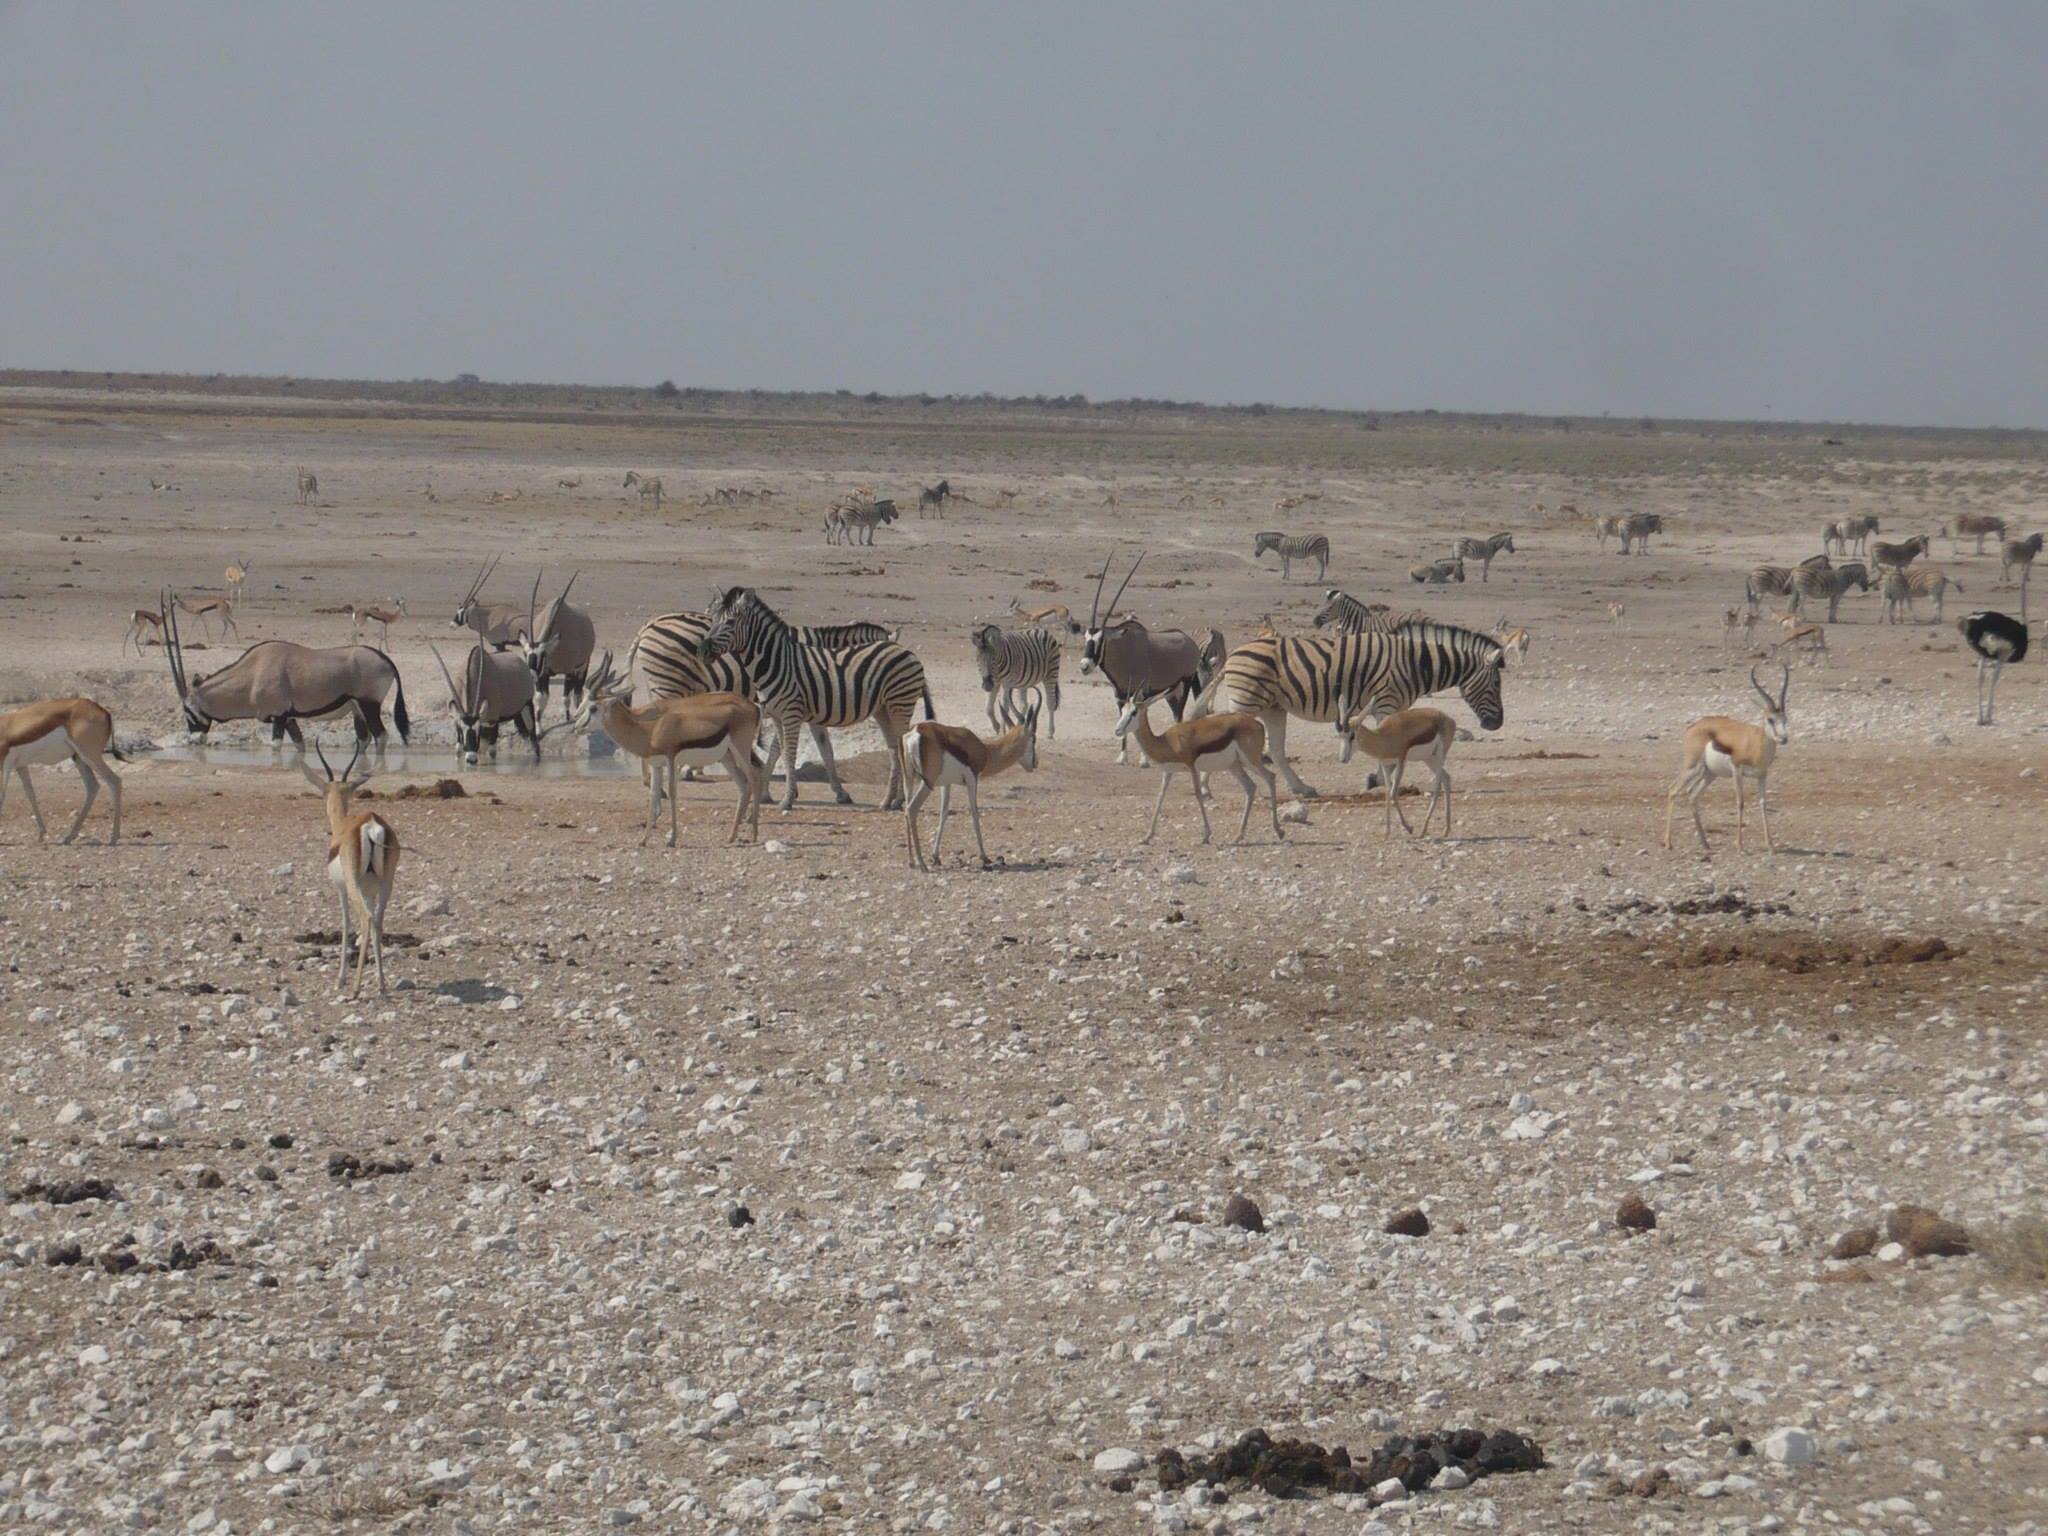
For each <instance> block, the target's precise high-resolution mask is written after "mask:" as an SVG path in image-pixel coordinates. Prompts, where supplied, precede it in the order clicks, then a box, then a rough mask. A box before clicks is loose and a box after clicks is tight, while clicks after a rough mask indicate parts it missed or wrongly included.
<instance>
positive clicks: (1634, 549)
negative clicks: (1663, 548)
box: [1620, 512, 1664, 555]
mask: <svg viewBox="0 0 2048 1536" xmlns="http://www.w3.org/2000/svg"><path fill="white" fill-rule="evenodd" d="M1663 531H1664V514H1663V513H1661V512H1636V513H1633V514H1631V515H1630V516H1628V517H1625V518H1623V519H1622V520H1621V529H1620V532H1621V552H1622V553H1623V554H1624V555H1629V554H1635V555H1647V554H1648V553H1649V552H1650V535H1651V534H1653V533H1662V532H1663Z"/></svg>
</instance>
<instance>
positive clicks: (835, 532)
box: [825, 501, 896, 544]
mask: <svg viewBox="0 0 2048 1536" xmlns="http://www.w3.org/2000/svg"><path fill="white" fill-rule="evenodd" d="M895 521H896V503H895V502H893V501H835V502H834V503H833V504H832V505H831V507H830V508H829V509H828V510H827V511H826V513H825V542H826V543H827V544H872V543H874V542H875V528H876V526H877V525H879V524H881V523H893V522H895ZM862 535H866V537H862Z"/></svg>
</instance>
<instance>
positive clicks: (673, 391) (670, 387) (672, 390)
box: [654, 379, 682, 400]
mask: <svg viewBox="0 0 2048 1536" xmlns="http://www.w3.org/2000/svg"><path fill="white" fill-rule="evenodd" d="M681 393H682V391H681V390H680V389H677V388H676V381H675V380H674V379H663V380H662V381H661V382H660V383H659V384H657V385H655V386H654V398H655V399H657V400H673V399H675V397H676V396H677V395H680V394H681Z"/></svg>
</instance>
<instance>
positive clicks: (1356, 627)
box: [1314, 587, 1433, 635]
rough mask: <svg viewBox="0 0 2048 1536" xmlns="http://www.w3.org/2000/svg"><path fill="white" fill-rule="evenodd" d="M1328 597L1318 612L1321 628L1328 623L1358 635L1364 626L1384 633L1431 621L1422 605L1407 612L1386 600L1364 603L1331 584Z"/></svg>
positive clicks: (1317, 619)
mask: <svg viewBox="0 0 2048 1536" xmlns="http://www.w3.org/2000/svg"><path fill="white" fill-rule="evenodd" d="M1323 597H1324V598H1325V599H1326V601H1325V602H1324V603H1323V606H1322V608H1321V609H1320V610H1318V612H1317V613H1316V616H1315V620H1314V623H1315V627H1316V628H1317V629H1321V628H1323V627H1324V626H1325V625H1328V626H1329V627H1330V628H1331V629H1334V630H1335V631H1336V632H1337V633H1338V634H1340V635H1355V634H1357V633H1359V632H1360V631H1361V630H1369V631H1371V632H1372V633H1373V634H1377V635H1384V634H1386V633H1387V632H1388V631H1389V630H1394V629H1398V628H1400V627H1401V626H1402V625H1403V624H1428V623H1431V622H1433V621H1432V620H1431V618H1430V616H1429V615H1428V614H1426V613H1424V612H1423V611H1422V610H1421V609H1420V608H1410V609H1408V610H1407V611H1406V612H1405V613H1395V612H1394V611H1393V610H1392V609H1391V608H1389V607H1388V606H1387V605H1386V604H1385V603H1361V602H1360V601H1359V600H1358V599H1357V598H1355V597H1353V596H1352V595H1351V594H1350V593H1348V592H1339V591H1338V590H1337V589H1336V588H1335V587H1331V588H1330V589H1329V590H1328V591H1326V592H1324V593H1323Z"/></svg>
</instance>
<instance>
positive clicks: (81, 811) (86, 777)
mask: <svg viewBox="0 0 2048 1536" xmlns="http://www.w3.org/2000/svg"><path fill="white" fill-rule="evenodd" d="M71 765H72V766H73V767H74V768H76V769H77V770H78V777H79V778H80V779H81V780H83V781H84V784H85V804H83V805H81V806H80V807H79V808H78V814H77V815H76V816H74V817H73V818H72V820H71V830H70V831H68V832H66V833H65V834H64V836H63V838H62V839H61V841H63V842H66V843H68V842H70V841H71V839H73V838H74V837H76V836H78V829H79V828H80V827H82V826H84V825H85V813H86V812H87V811H89V810H91V809H92V803H93V801H95V800H97V799H98V798H99V793H100V781H99V780H98V779H97V778H95V777H93V771H92V769H91V768H89V767H87V766H86V761H85V759H84V758H82V757H79V756H77V755H76V754H73V756H72V759H71Z"/></svg>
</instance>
